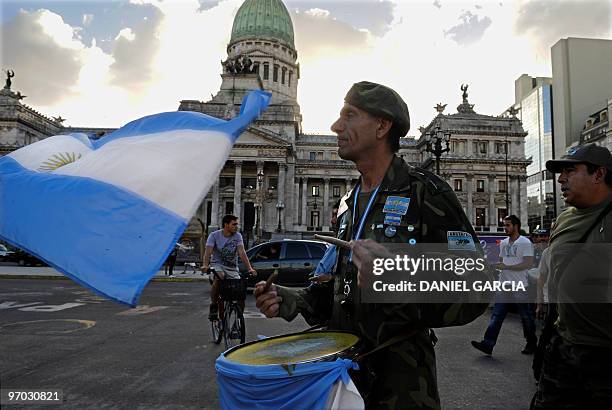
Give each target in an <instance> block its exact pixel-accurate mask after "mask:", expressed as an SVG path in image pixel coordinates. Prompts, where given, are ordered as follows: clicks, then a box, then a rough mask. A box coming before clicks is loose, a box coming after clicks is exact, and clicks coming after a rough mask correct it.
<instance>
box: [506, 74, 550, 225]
mask: <svg viewBox="0 0 612 410" xmlns="http://www.w3.org/2000/svg"><path fill="white" fill-rule="evenodd" d="M514 108H516V109H519V111H518V114H517V116H518V118H519V119H520V120H521V122H522V123H523V128H524V129H525V131H526V132H527V136H526V137H525V157H527V158H531V164H529V165H528V166H527V214H528V223H529V230H530V231H533V230H534V229H542V228H545V229H548V228H550V224H551V222H552V219H553V218H554V217H555V194H554V180H553V178H554V175H552V174H551V173H550V172H548V171H546V166H545V164H546V161H547V160H549V159H552V158H553V152H554V148H553V135H552V123H553V117H552V79H551V78H550V77H530V76H529V75H527V74H523V75H522V76H520V77H519V78H518V79H517V80H516V81H515V82H514Z"/></svg>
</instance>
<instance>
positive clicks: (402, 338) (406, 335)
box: [353, 328, 423, 362]
mask: <svg viewBox="0 0 612 410" xmlns="http://www.w3.org/2000/svg"><path fill="white" fill-rule="evenodd" d="M422 330H423V329H418V328H417V329H411V330H410V331H408V332H406V333H401V334H399V335H397V336H393V337H392V338H391V339H389V340H387V341H386V342H384V343H382V344H380V345H378V346H376V347H375V348H374V349H372V350H370V351H369V352H365V353H363V354H360V355H358V356H357V357H355V359H353V360H354V361H356V362H358V361H360V360H362V359H363V358H364V357H366V356H369V355H371V354H372V353H376V352H378V351H379V350H382V349H385V348H387V347H389V346H393V345H394V344H396V343H399V342H403V341H405V340H408V339H410V338H412V337H413V336H414V335H416V334H417V333H418V332H420V331H422Z"/></svg>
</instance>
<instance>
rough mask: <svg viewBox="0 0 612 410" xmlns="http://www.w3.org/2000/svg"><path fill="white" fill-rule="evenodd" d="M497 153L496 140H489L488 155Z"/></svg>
mask: <svg viewBox="0 0 612 410" xmlns="http://www.w3.org/2000/svg"><path fill="white" fill-rule="evenodd" d="M493 155H495V141H489V147H488V148H487V157H489V158H490V157H492V156H493Z"/></svg>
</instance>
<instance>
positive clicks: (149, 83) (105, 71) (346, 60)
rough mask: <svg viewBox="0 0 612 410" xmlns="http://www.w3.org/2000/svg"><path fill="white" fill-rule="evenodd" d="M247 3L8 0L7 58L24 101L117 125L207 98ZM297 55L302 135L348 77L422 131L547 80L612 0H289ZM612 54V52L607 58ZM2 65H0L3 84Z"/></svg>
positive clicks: (493, 106) (595, 34)
mask: <svg viewBox="0 0 612 410" xmlns="http://www.w3.org/2000/svg"><path fill="white" fill-rule="evenodd" d="M241 3H242V0H171V1H164V0H116V1H99V0H81V1H50V0H46V1H30V0H20V1H15V0H3V1H2V2H1V5H0V7H1V8H0V13H1V14H0V33H1V42H0V47H1V49H0V66H1V68H2V69H3V70H6V69H12V70H14V72H15V77H14V78H13V87H12V89H13V90H14V91H20V92H21V94H23V95H26V96H27V98H26V99H24V100H22V102H23V103H25V104H27V105H29V106H30V107H32V108H34V109H36V110H37V111H39V112H41V113H43V114H45V115H47V116H58V115H61V116H62V117H64V118H66V119H67V120H66V122H65V123H64V125H67V126H83V127H85V126H91V127H119V126H121V125H123V124H125V123H127V122H129V121H131V120H134V119H136V118H139V117H142V116H145V115H149V114H153V113H157V112H163V111H174V110H176V109H177V108H178V106H179V102H180V101H181V100H190V99H191V100H200V101H208V100H210V95H211V94H216V93H217V91H218V89H219V86H220V84H221V78H220V73H221V65H220V61H221V60H225V58H226V46H227V43H228V41H229V38H230V35H231V28H232V22H233V17H234V15H235V14H236V12H237V11H238V8H239V7H240V4H241ZM285 5H286V6H287V9H288V10H289V12H290V14H291V18H292V20H293V25H294V31H295V42H296V48H297V51H298V62H299V63H300V75H301V77H300V80H299V86H298V102H299V103H300V106H301V110H302V115H303V130H304V132H306V133H325V134H330V133H331V131H330V130H329V127H330V125H331V124H332V123H333V121H334V120H335V119H336V117H337V115H338V112H339V109H340V107H341V106H342V102H343V98H344V95H345V94H346V91H347V90H348V89H349V88H350V86H351V84H353V83H355V82H358V81H362V80H368V81H374V82H379V83H382V84H385V85H388V86H390V87H392V88H393V89H395V90H396V91H397V92H399V93H400V95H401V96H402V97H403V98H404V100H405V101H406V102H407V104H408V107H409V110H410V114H411V120H412V127H411V130H410V132H409V135H415V136H416V135H418V134H419V132H418V127H419V126H422V125H423V126H426V125H427V124H429V122H430V121H431V120H432V118H433V117H434V116H435V114H436V112H435V110H434V107H435V105H436V104H437V103H442V104H448V106H447V108H446V112H445V113H447V114H448V113H454V112H456V107H457V105H459V104H460V103H461V90H460V86H461V84H468V85H469V90H468V92H469V100H470V103H472V104H475V110H476V111H477V112H478V113H481V114H488V115H499V114H501V113H502V112H503V111H504V110H505V109H507V108H508V107H509V106H510V105H512V104H513V103H514V80H516V79H517V78H518V77H519V76H520V75H521V74H529V75H531V76H550V75H551V66H550V47H551V46H552V45H553V44H555V43H556V42H557V41H558V40H559V39H561V38H567V37H589V38H604V39H612V0H577V1H566V0H549V1H541V0H514V1H510V0H476V1H469V0H461V1H459V0H419V1H414V0H319V1H315V0H312V1H311V0H285ZM610 58H612V56H611V57H610ZM3 79H4V74H2V81H3Z"/></svg>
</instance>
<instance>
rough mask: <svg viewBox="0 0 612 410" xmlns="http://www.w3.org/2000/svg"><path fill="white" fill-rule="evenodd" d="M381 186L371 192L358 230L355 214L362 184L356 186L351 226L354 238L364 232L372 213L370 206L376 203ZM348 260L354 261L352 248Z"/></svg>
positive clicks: (357, 237)
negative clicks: (364, 226) (366, 222)
mask: <svg viewBox="0 0 612 410" xmlns="http://www.w3.org/2000/svg"><path fill="white" fill-rule="evenodd" d="M379 188H380V185H379V186H377V187H376V189H374V191H372V193H371V194H370V200H369V201H368V206H366V209H365V211H364V212H363V215H361V216H360V218H359V223H358V225H359V226H358V227H357V231H355V214H356V213H357V201H358V200H359V192H360V191H361V185H357V188H355V200H354V201H353V226H352V228H351V230H352V231H353V232H352V235H351V236H352V239H359V237H360V236H361V234H362V233H363V225H365V221H366V219H367V218H368V214H369V213H370V208H372V204H373V203H374V200H375V199H376V194H378V189H379ZM348 260H349V262H352V261H353V251H352V250H351V251H350V252H349V256H348Z"/></svg>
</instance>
